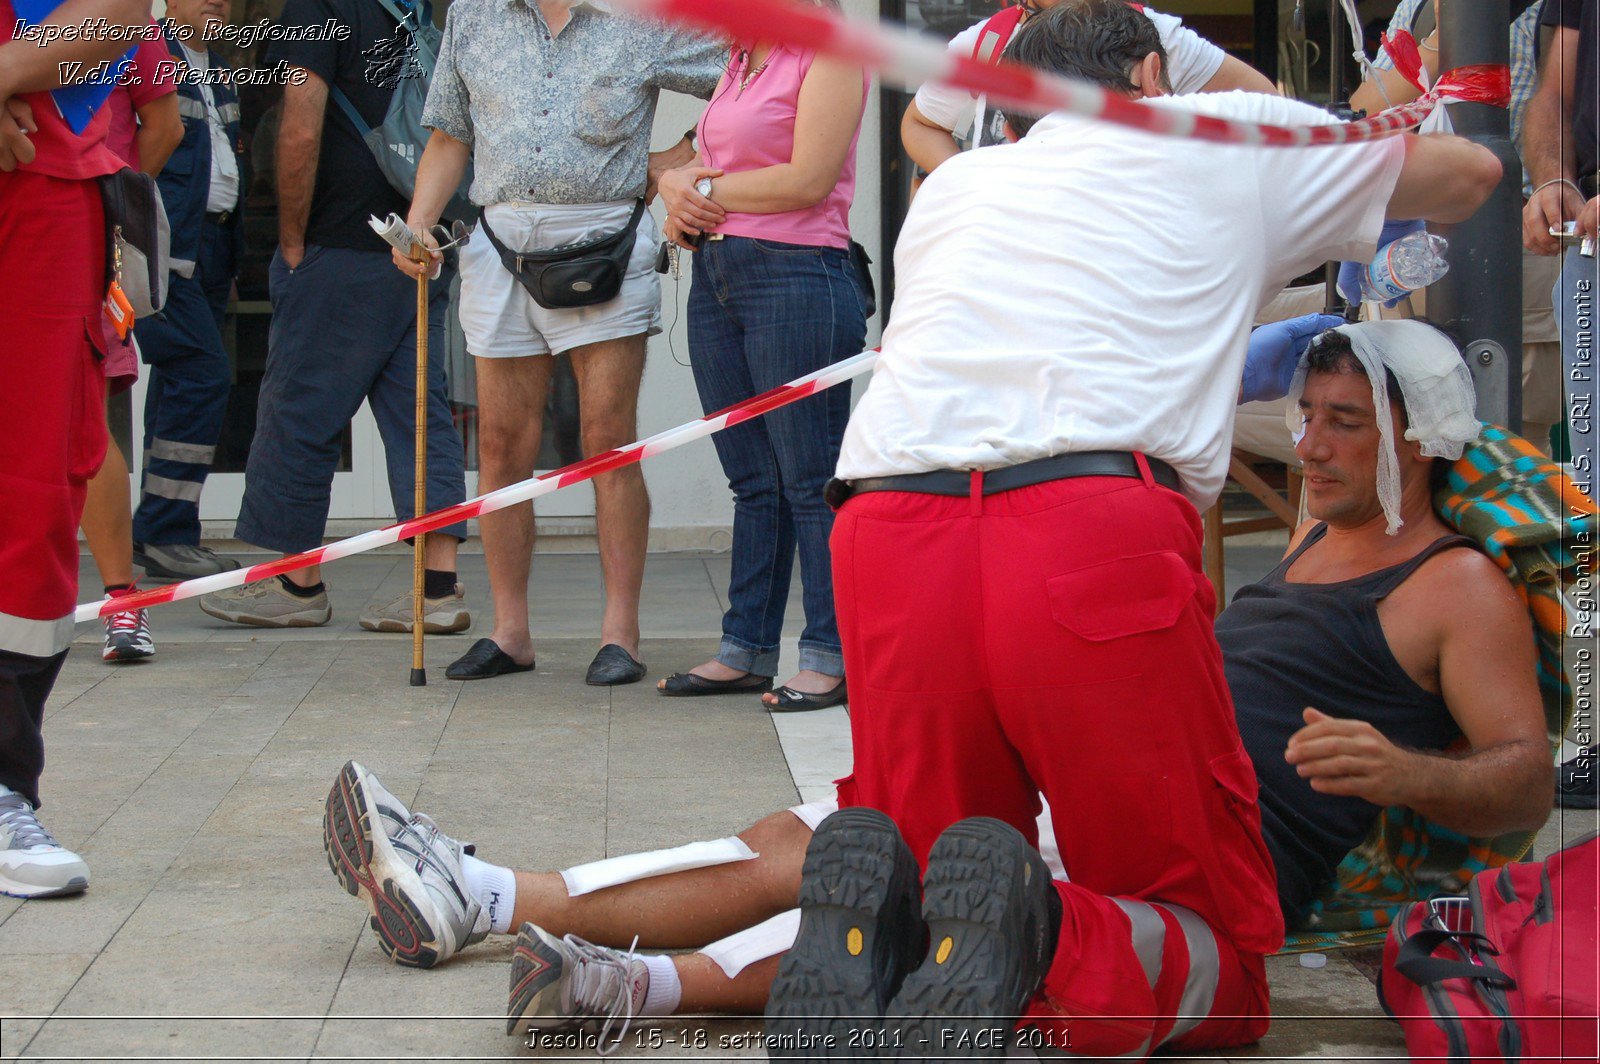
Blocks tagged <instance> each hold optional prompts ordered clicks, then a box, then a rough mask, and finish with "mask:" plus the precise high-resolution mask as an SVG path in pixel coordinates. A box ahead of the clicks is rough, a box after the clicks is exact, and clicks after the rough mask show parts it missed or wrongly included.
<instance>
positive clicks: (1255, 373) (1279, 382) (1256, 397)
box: [1239, 314, 1345, 403]
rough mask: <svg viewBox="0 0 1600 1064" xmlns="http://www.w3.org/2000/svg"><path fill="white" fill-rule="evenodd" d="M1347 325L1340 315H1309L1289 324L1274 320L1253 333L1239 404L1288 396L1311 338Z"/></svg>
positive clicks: (1245, 358)
mask: <svg viewBox="0 0 1600 1064" xmlns="http://www.w3.org/2000/svg"><path fill="white" fill-rule="evenodd" d="M1344 323H1345V321H1344V319H1343V318H1341V317H1339V315H1337V314H1307V315H1304V316H1303V317H1299V318H1290V319H1289V320H1288V321H1275V322H1273V323H1272V324H1270V325H1263V326H1261V327H1260V328H1259V329H1257V330H1255V331H1254V332H1252V333H1251V334H1250V350H1249V351H1248V352H1247V353H1246V354H1245V356H1244V383H1243V384H1242V385H1241V386H1240V387H1239V402H1241V403H1256V402H1264V401H1266V400H1269V399H1282V398H1283V397H1284V396H1286V395H1288V394H1289V384H1290V382H1292V381H1293V380H1294V368H1295V366H1296V365H1298V364H1299V362H1300V356H1301V355H1302V354H1303V353H1304V352H1305V349H1306V347H1307V345H1309V344H1310V343H1311V338H1312V337H1313V336H1316V335H1317V334H1318V333H1322V332H1326V331H1327V330H1329V329H1332V328H1333V327H1334V326H1337V325H1343V324H1344Z"/></svg>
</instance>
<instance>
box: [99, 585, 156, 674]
mask: <svg viewBox="0 0 1600 1064" xmlns="http://www.w3.org/2000/svg"><path fill="white" fill-rule="evenodd" d="M112 597H113V596H111V595H107V596H106V601H108V602H109V601H110V600H111V599H112ZM102 620H103V621H104V623H105V626H106V641H105V645H104V646H103V647H102V648H101V650H100V660H101V661H112V662H118V661H145V660H148V659H149V658H153V657H155V656H156V641H155V640H154V639H152V638H151V636H150V618H149V617H148V616H146V615H145V611H144V610H124V611H123V612H121V613H113V614H109V615H107V616H106V617H104V618H102Z"/></svg>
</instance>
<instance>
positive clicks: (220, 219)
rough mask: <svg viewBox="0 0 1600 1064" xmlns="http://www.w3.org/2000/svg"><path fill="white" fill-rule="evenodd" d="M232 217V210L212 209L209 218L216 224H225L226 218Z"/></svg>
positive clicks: (226, 222)
mask: <svg viewBox="0 0 1600 1064" xmlns="http://www.w3.org/2000/svg"><path fill="white" fill-rule="evenodd" d="M232 217H233V212H232V211H213V212H212V214H211V220H212V221H213V222H215V223H216V224H217V225H227V224H228V219H229V218H232Z"/></svg>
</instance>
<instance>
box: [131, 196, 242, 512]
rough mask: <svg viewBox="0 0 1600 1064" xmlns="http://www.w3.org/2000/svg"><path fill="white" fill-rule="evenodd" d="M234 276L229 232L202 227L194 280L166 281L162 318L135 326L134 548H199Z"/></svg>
mask: <svg viewBox="0 0 1600 1064" xmlns="http://www.w3.org/2000/svg"><path fill="white" fill-rule="evenodd" d="M233 274H234V261H233V231H232V230H231V229H229V228H228V227H226V226H221V225H215V224H213V223H211V222H205V223H203V224H202V225H201V230H200V252H199V255H198V256H197V258H196V261H195V269H194V276H193V277H179V276H178V275H177V274H173V275H172V278H171V284H170V286H169V287H168V290H167V305H166V307H165V308H164V309H163V310H162V312H161V314H160V315H159V316H158V317H153V318H143V319H140V320H139V322H138V323H137V324H135V325H134V330H133V331H134V335H135V336H136V337H137V338H138V340H139V350H140V352H141V354H142V355H143V357H144V361H145V363H146V364H147V365H148V366H149V367H150V390H149V392H148V393H147V394H146V396H145V403H144V481H143V485H142V493H141V496H140V499H139V509H138V510H137V511H136V512H135V513H134V515H133V541H134V542H135V543H191V544H192V543H199V542H200V491H201V489H202V488H203V487H204V486H205V482H206V475H207V474H208V473H210V472H211V462H212V459H213V458H215V456H216V453H217V440H219V439H220V438H221V437H222V418H223V415H224V414H225V413H226V412H227V408H228V391H229V389H230V388H231V387H232V384H233V380H232V377H233V372H232V368H231V367H230V366H229V364H228V352H227V350H226V349H225V348H224V347H223V344H222V316H223V313H224V311H225V310H226V309H227V306H228V290H229V289H230V288H231V287H232V285H233Z"/></svg>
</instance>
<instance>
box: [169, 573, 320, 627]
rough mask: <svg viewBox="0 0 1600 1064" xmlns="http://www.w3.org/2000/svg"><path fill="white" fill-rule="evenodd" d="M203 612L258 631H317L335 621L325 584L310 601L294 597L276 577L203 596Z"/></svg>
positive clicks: (201, 598) (201, 600)
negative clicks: (273, 629)
mask: <svg viewBox="0 0 1600 1064" xmlns="http://www.w3.org/2000/svg"><path fill="white" fill-rule="evenodd" d="M200 609H201V610H202V611H204V612H206V613H209V614H210V615H211V616H213V617H217V618H219V619H221V620H224V621H232V622H233V623H234V624H253V625H255V626H256V627H258V628H316V627H317V626H319V625H324V624H327V623H328V622H329V621H330V620H332V619H333V607H332V606H331V605H329V604H328V589H327V587H326V585H324V587H323V589H322V590H321V591H318V592H317V593H316V594H315V595H312V596H311V597H310V598H301V597H300V596H299V595H294V594H290V592H289V591H288V590H287V589H285V588H284V586H283V581H282V580H281V579H280V578H278V577H276V576H269V577H267V578H266V579H265V580H257V581H256V582H255V583H253V584H245V585H243V586H242V587H230V588H227V589H225V590H222V591H213V592H212V593H211V594H209V595H201V596H200Z"/></svg>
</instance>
